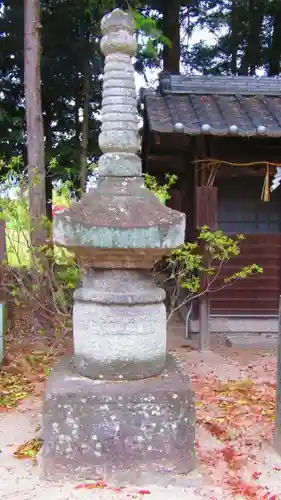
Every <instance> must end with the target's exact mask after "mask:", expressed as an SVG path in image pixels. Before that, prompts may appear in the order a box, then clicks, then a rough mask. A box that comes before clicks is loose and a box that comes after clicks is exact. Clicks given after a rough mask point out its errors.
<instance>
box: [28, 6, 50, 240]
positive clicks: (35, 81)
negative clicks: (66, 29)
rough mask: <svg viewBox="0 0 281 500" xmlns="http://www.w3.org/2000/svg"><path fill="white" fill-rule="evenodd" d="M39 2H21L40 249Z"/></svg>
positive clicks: (33, 216)
mask: <svg viewBox="0 0 281 500" xmlns="http://www.w3.org/2000/svg"><path fill="white" fill-rule="evenodd" d="M40 29H41V24H40V0H25V2H24V88H25V109H26V135H27V158H28V191H29V212H30V222H31V243H32V246H34V247H35V248H37V249H39V248H41V247H42V246H43V245H44V244H45V242H46V231H45V229H44V224H42V218H43V216H44V215H45V214H46V200H45V194H46V188H45V158H44V131H43V114H42V104H41V72H40V55H41V43H40Z"/></svg>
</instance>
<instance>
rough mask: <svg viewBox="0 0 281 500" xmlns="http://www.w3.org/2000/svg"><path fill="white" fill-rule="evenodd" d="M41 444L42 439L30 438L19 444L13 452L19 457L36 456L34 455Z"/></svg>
mask: <svg viewBox="0 0 281 500" xmlns="http://www.w3.org/2000/svg"><path fill="white" fill-rule="evenodd" d="M42 445H43V440H42V439H36V438H34V439H31V440H30V441H26V442H25V443H24V444H21V445H20V446H19V447H18V448H17V449H16V451H15V452H14V456H15V457H16V458H19V459H23V458H36V455H37V453H39V451H40V450H41V448H42Z"/></svg>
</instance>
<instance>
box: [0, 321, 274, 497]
mask: <svg viewBox="0 0 281 500" xmlns="http://www.w3.org/2000/svg"><path fill="white" fill-rule="evenodd" d="M214 340H215V341H214V345H213V346H212V350H211V351H208V352H204V353H200V352H198V351H197V350H196V346H195V345H191V346H190V345H187V343H186V342H185V341H184V339H183V327H182V325H181V324H180V323H179V322H174V323H173V325H171V327H170V331H169V337H168V347H169V349H170V350H172V351H174V352H175V353H176V354H177V356H178V357H179V359H180V363H181V365H182V369H183V370H184V371H186V372H187V373H188V374H189V376H190V378H191V382H192V385H193V388H194V390H195V394H196V409H197V429H196V432H197V436H196V449H197V459H198V466H197V468H196V470H195V471H193V472H192V473H191V474H189V475H187V476H184V477H183V476H181V477H178V478H177V477H175V484H174V485H173V486H171V487H169V488H168V489H163V488H162V489H161V488H159V487H156V486H153V485H143V488H142V489H141V490H140V489H139V488H134V486H133V485H132V487H130V488H126V489H122V488H121V489H120V491H116V490H115V491H113V490H112V489H110V485H97V484H93V483H90V484H87V485H83V484H82V485H81V484H80V485H79V484H77V483H73V484H69V483H67V484H59V485H58V484H51V483H47V482H45V481H43V480H42V479H40V477H39V473H38V466H37V464H36V460H34V459H33V458H32V459H31V458H25V459H19V458H16V457H15V456H14V453H15V452H16V451H17V450H18V447H19V446H20V445H22V444H23V443H25V442H26V441H28V440H30V439H33V438H36V437H38V435H40V421H41V401H42V394H43V390H44V380H45V377H46V375H47V372H48V369H49V367H50V366H51V365H52V363H53V362H54V359H55V358H56V355H57V354H58V353H59V352H62V351H63V352H65V351H69V350H70V349H71V347H70V343H69V341H66V342H64V343H63V347H62V346H61V345H56V346H55V348H51V349H50V347H48V350H45V351H44V353H43V354H42V352H43V351H42V346H40V348H38V346H32V350H31V351H30V350H29V348H28V347H27V346H24V349H23V350H22V349H20V347H19V343H17V349H16V348H15V346H14V341H13V342H11V343H10V345H9V346H8V356H7V360H6V364H5V366H4V372H5V374H4V375H5V376H4V375H3V376H2V382H1V379H0V382H1V383H2V387H1V386H0V394H1V389H2V390H3V384H4V388H5V389H4V392H5V391H6V392H5V393H6V399H5V401H4V403H5V404H2V406H1V404H0V410H1V414H0V498H1V500H6V499H7V500H25V499H28V500H33V499H38V500H39V499H40V500H47V498H48V499H49V498H51V497H52V498H53V499H54V500H67V499H70V500H72V499H80V498H81V500H82V499H86V500H87V499H96V500H102V499H105V500H107V499H108V500H115V499H120V500H123V499H125V498H135V499H138V498H142V497H143V496H145V497H146V498H151V500H164V498H167V499H169V500H185V499H188V500H192V499H194V500H196V499H200V498H201V499H207V500H215V499H218V500H219V499H222V500H228V499H229V500H230V499H237V500H238V499H267V500H277V499H280V500H281V457H279V456H278V455H277V454H276V453H275V451H274V450H273V448H272V432H273V425H274V414H275V382H276V353H275V352H273V351H260V352H252V351H250V350H247V351H242V350H241V351H237V350H234V349H233V348H228V347H225V345H224V344H223V342H221V341H218V339H214ZM23 374H24V376H23ZM9 384H10V385H9ZM11 386H13V387H16V389H15V390H14V392H15V394H13V395H12V396H11V394H10V392H11ZM9 391H10V392H9ZM9 398H10V400H9ZM17 398H18V399H19V400H21V401H19V402H18V403H17V405H16V406H15V402H17ZM0 401H1V400H0ZM2 403H3V399H2ZM7 406H12V408H10V409H9V408H7ZM97 486H100V488H98V487H97ZM121 486H122V485H120V487H121Z"/></svg>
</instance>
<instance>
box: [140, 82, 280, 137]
mask: <svg viewBox="0 0 281 500" xmlns="http://www.w3.org/2000/svg"><path fill="white" fill-rule="evenodd" d="M144 105H145V109H146V112H147V116H148V121H149V126H150V129H151V130H153V131H155V132H159V133H172V132H182V133H185V134H190V135H199V134H211V135H239V136H245V137H251V136H258V135H261V136H267V137H281V79H280V78H269V77H260V78H255V77H242V76H235V77H223V76H207V77H206V76H188V77H184V76H181V75H169V74H168V75H167V74H163V75H162V77H161V78H160V82H159V90H158V91H157V92H155V93H152V92H147V93H146V92H144Z"/></svg>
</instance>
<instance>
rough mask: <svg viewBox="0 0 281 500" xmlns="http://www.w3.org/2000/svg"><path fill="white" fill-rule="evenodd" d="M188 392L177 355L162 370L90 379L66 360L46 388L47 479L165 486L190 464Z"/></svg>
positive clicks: (191, 427) (191, 426)
mask: <svg viewBox="0 0 281 500" xmlns="http://www.w3.org/2000/svg"><path fill="white" fill-rule="evenodd" d="M194 420H195V412H194V400H193V393H192V391H191V389H190V387H189V381H188V380H187V379H186V377H184V376H183V375H182V374H181V372H180V370H179V367H178V366H177V363H176V361H175V360H174V358H172V357H171V356H169V357H168V358H167V363H166V368H165V370H164V372H163V374H162V375H161V376H157V377H153V378H147V379H142V380H131V381H127V382H124V381H122V382H117V381H106V380H91V379H89V378H86V377H83V376H81V375H78V374H77V373H76V372H75V371H74V369H73V366H72V361H70V360H64V361H63V362H61V363H60V364H59V365H58V366H57V367H56V368H55V370H54V371H53V373H52V374H51V376H50V378H49V381H48V386H47V390H46V394H45V402H44V419H43V439H44V446H43V449H42V454H41V468H42V473H43V475H44V477H45V478H47V479H48V478H50V479H52V480H54V479H57V480H60V479H66V478H69V479H71V480H73V479H74V480H103V481H106V482H107V483H109V484H111V485H125V484H135V485H143V484H145V483H146V484H150V483H154V484H159V485H167V484H168V483H169V482H170V480H171V477H172V476H174V475H175V474H177V473H187V472H189V471H190V470H191V469H192V468H194V465H195V454H194V428H195V422H194Z"/></svg>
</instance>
